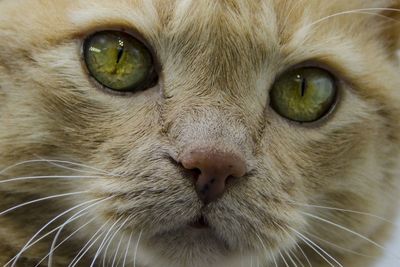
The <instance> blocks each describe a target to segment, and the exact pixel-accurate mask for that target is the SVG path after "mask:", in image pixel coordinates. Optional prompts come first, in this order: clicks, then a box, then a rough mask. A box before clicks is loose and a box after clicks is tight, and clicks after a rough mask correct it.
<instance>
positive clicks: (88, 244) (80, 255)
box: [68, 219, 111, 267]
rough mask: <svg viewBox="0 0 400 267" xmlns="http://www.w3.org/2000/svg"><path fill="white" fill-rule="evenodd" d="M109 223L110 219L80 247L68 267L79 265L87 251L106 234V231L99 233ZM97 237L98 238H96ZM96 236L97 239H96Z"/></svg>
mask: <svg viewBox="0 0 400 267" xmlns="http://www.w3.org/2000/svg"><path fill="white" fill-rule="evenodd" d="M110 221H111V219H108V220H107V221H106V222H105V223H104V224H103V225H102V226H100V228H99V229H98V230H97V231H96V232H95V233H94V234H93V235H92V237H91V238H90V239H89V240H88V241H87V242H86V244H85V245H84V246H83V247H82V249H81V250H79V252H78V253H77V254H76V256H75V257H74V258H73V259H72V261H71V262H70V264H69V265H68V267H74V266H75V265H76V264H78V263H79V261H80V260H81V259H82V258H83V257H84V256H85V254H86V253H87V252H88V251H89V249H90V248H91V247H92V246H93V245H94V244H96V242H97V240H98V239H99V238H100V237H101V236H102V235H103V234H105V233H106V231H103V232H102V233H100V232H101V231H102V230H103V228H104V227H106V226H107V224H108V223H109V222H110ZM97 235H98V236H97ZM96 236H97V237H96Z"/></svg>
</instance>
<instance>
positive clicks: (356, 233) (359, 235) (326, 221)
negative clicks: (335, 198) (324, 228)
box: [301, 212, 400, 259]
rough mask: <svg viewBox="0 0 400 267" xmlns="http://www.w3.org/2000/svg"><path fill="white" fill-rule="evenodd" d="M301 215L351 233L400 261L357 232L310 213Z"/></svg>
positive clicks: (382, 247)
mask: <svg viewBox="0 0 400 267" xmlns="http://www.w3.org/2000/svg"><path fill="white" fill-rule="evenodd" d="M301 213H302V214H304V215H306V216H308V217H311V218H314V219H316V220H319V221H322V222H325V223H327V224H330V225H333V226H335V227H337V228H339V229H342V230H344V231H346V232H348V233H351V234H353V235H355V236H358V237H359V238H361V239H363V240H365V241H367V242H369V243H370V244H373V245H375V246H376V247H378V248H380V249H382V250H383V251H388V252H390V254H392V256H393V257H395V258H397V259H400V258H399V257H398V256H397V255H396V254H395V253H393V252H391V251H389V250H387V249H386V248H385V247H384V246H382V245H380V244H378V243H377V242H375V241H373V240H372V239H370V238H368V237H365V236H363V235H362V234H360V233H358V232H356V231H353V230H350V229H348V228H346V227H344V226H342V225H340V224H337V223H334V222H331V221H329V220H326V219H324V218H321V217H318V216H316V215H313V214H310V213H307V212H301Z"/></svg>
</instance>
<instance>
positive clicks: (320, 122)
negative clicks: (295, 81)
mask: <svg viewBox="0 0 400 267" xmlns="http://www.w3.org/2000/svg"><path fill="white" fill-rule="evenodd" d="M302 68H316V69H320V70H323V71H325V72H327V73H329V74H330V75H331V77H332V78H333V83H334V86H335V89H336V90H335V96H334V100H333V102H332V105H331V106H330V108H329V110H328V111H327V112H326V113H325V114H324V115H323V116H322V117H321V118H319V119H317V120H315V121H310V122H300V121H295V120H292V119H289V118H287V117H285V116H283V115H281V114H279V113H278V112H277V111H276V110H275V109H274V108H273V107H272V102H271V92H272V89H273V87H274V85H275V83H276V82H277V81H278V80H279V79H280V78H281V77H282V76H284V75H285V74H286V73H288V72H291V71H295V70H297V69H302ZM340 77H341V75H340V72H338V71H336V70H335V69H334V68H332V67H330V66H329V64H326V63H324V62H321V61H319V60H306V61H302V62H301V63H297V64H293V65H292V66H290V67H288V68H284V69H283V70H281V71H279V72H278V74H277V75H275V79H274V80H273V82H272V84H271V86H270V89H269V92H268V108H269V109H270V110H272V111H273V113H275V114H276V116H278V117H279V118H280V119H283V120H284V121H286V122H288V123H289V124H291V125H296V126H300V127H302V128H310V129H311V128H319V127H322V126H324V125H326V124H327V123H328V122H329V121H331V120H332V119H333V117H334V115H335V114H336V112H337V111H338V109H339V108H340V104H341V103H342V98H343V95H344V90H343V88H344V84H345V83H346V81H345V80H343V79H341V78H340Z"/></svg>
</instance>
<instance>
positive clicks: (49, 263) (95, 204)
mask: <svg viewBox="0 0 400 267" xmlns="http://www.w3.org/2000/svg"><path fill="white" fill-rule="evenodd" d="M110 198H111V197H109V198H104V199H97V200H98V201H96V202H95V203H93V204H91V205H89V206H87V207H85V208H84V209H82V210H80V211H79V212H78V214H79V213H81V212H83V211H86V210H88V209H90V208H92V207H94V206H97V205H99V204H100V203H103V202H104V201H106V200H108V199H110ZM76 215H77V214H75V215H74V216H76ZM74 216H72V217H71V218H70V219H68V220H67V221H66V222H65V223H64V224H63V225H61V228H60V229H59V230H58V232H57V234H56V235H55V237H54V239H53V242H52V244H51V248H50V256H49V261H48V266H49V267H50V266H51V263H52V255H53V254H52V251H54V246H55V245H56V243H57V239H58V237H59V235H60V234H61V231H62V230H63V229H64V227H65V226H66V225H67V224H69V223H70V220H71V219H72V220H73V219H74V218H73V217H74ZM95 218H96V217H95Z"/></svg>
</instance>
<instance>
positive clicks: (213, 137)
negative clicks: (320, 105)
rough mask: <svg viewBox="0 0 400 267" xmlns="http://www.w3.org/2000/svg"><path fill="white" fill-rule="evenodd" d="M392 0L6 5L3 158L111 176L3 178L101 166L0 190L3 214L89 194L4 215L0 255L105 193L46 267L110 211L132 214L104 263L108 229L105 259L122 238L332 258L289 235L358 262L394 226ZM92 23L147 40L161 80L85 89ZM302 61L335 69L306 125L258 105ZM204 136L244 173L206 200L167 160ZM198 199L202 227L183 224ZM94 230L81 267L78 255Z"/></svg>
mask: <svg viewBox="0 0 400 267" xmlns="http://www.w3.org/2000/svg"><path fill="white" fill-rule="evenodd" d="M399 6H400V3H399V1H390V0H351V1H349V0H332V1H325V0H248V1H247V0H246V1H243V0H218V1H217V0H176V1H173V0H142V1H140V0H112V1H111V0H93V1H88V0H29V1H24V0H0V168H1V169H4V168H8V167H10V166H13V165H14V164H17V163H20V162H24V161H29V160H40V159H48V160H64V161H65V160H67V161H72V162H76V163H80V164H84V165H88V166H91V167H93V168H97V169H101V170H104V171H105V172H107V174H105V172H102V171H98V170H94V169H90V168H89V169H88V168H84V167H82V166H78V165H71V164H66V163H54V162H53V163H51V162H46V161H42V162H39V161H36V162H31V163H23V164H20V165H17V166H14V167H12V168H9V169H7V170H6V171H3V172H0V178H1V179H2V180H6V179H11V178H16V177H26V176H68V175H74V176H87V175H96V176H98V178H86V179H85V178H83V177H82V178H80V179H79V178H78V179H61V178H60V179H36V180H34V179H31V180H20V181H14V182H7V183H2V184H0V194H1V196H0V197H1V201H0V207H1V210H5V209H7V208H9V207H12V206H14V205H18V204H21V203H23V202H26V201H29V200H33V199H38V198H41V197H46V196H51V195H57V194H63V193H69V192H78V191H87V192H86V193H82V194H79V195H75V196H69V197H60V198H57V199H52V200H47V201H42V202H38V203H36V204H33V205H28V206H26V207H22V208H20V209H18V210H16V211H14V212H11V213H9V214H7V215H4V216H0V264H5V263H6V262H8V261H9V260H10V259H11V258H12V257H13V256H15V255H16V254H17V253H18V252H19V251H20V249H21V248H22V247H23V246H24V244H25V243H26V242H27V241H28V240H29V239H30V238H31V237H32V236H33V235H34V234H35V232H36V231H38V230H39V229H40V228H41V227H42V226H43V225H44V224H45V223H46V222H48V221H50V220H51V219H52V218H54V217H55V216H57V215H58V214H60V213H61V212H63V211H65V210H68V209H70V208H72V207H73V206H75V205H78V204H80V203H83V202H85V201H90V200H94V199H104V198H106V197H109V196H113V198H110V199H107V200H104V201H103V202H101V204H98V205H96V206H93V207H92V208H90V209H88V214H86V215H85V216H83V217H82V218H81V219H79V220H76V221H75V222H74V223H71V224H69V225H67V226H66V227H65V229H64V230H63V231H62V233H61V236H60V238H59V242H61V241H62V240H63V239H64V238H65V237H67V236H68V234H70V233H72V232H73V231H74V230H76V229H77V228H78V227H79V226H82V225H83V224H84V223H86V222H89V220H91V219H93V218H95V219H94V221H92V222H91V223H89V224H88V225H87V226H86V227H85V228H83V230H82V231H79V232H78V233H77V234H76V235H74V236H73V237H72V238H71V239H70V241H68V242H66V243H65V244H63V245H62V246H60V248H58V249H57V250H56V252H55V253H54V255H53V266H68V264H69V263H70V262H71V260H72V259H73V258H74V257H75V255H76V254H77V253H78V251H79V250H80V249H81V248H82V247H83V246H84V244H85V243H86V242H87V241H88V240H89V239H90V238H91V237H92V236H93V234H94V233H95V232H96V231H97V230H98V229H99V227H101V226H102V225H103V224H104V223H106V222H108V224H107V225H106V226H105V228H104V229H106V230H107V229H109V227H110V226H111V225H112V224H113V223H114V222H116V221H117V220H118V219H119V218H122V219H120V221H118V222H119V223H121V222H123V221H126V224H125V225H124V227H123V228H122V230H121V231H119V232H118V233H117V234H116V235H115V238H114V240H113V242H111V243H110V247H109V249H108V255H107V256H108V257H107V261H106V263H107V262H108V260H109V259H112V258H113V257H114V255H115V253H116V250H117V247H118V243H119V241H120V240H121V243H120V244H121V249H120V250H119V253H117V256H118V257H121V258H123V257H124V255H125V251H126V249H127V246H128V240H129V238H130V236H131V234H132V239H131V243H130V247H129V248H128V250H127V251H128V253H127V254H126V255H127V259H126V263H127V266H128V265H129V266H132V265H133V262H134V261H135V262H136V266H138V267H165V266H171V267H204V266H209V267H225V266H230V267H239V266H246V267H249V266H251V265H250V264H251V263H252V264H253V266H263V267H275V266H276V265H278V266H279V267H282V266H286V265H285V263H284V262H283V261H282V257H284V258H285V260H286V261H287V264H288V265H290V266H295V265H294V264H293V263H292V262H291V261H290V258H289V256H288V254H286V253H288V251H293V253H294V254H289V255H291V257H292V258H293V260H294V261H295V260H296V259H295V257H294V256H293V255H296V257H297V258H298V259H299V260H300V261H302V262H303V264H304V265H305V266H308V263H307V261H306V259H305V257H304V255H303V254H302V253H301V252H300V250H299V249H298V248H299V247H301V248H302V249H303V250H304V253H305V254H306V255H307V257H308V258H309V260H310V261H311V264H312V266H314V267H326V266H330V265H329V264H328V263H327V262H326V261H325V260H324V259H323V258H322V257H321V256H320V255H318V254H317V253H316V252H315V251H313V250H312V249H311V248H310V247H309V246H307V245H306V244H305V243H304V242H302V241H301V238H299V235H298V234H297V233H296V231H298V232H300V233H302V234H304V235H305V236H307V237H308V238H310V239H312V240H314V242H315V243H317V244H318V245H319V246H321V247H322V248H323V249H324V250H326V252H327V253H329V255H331V256H332V257H333V258H335V259H336V260H337V262H340V263H341V265H343V266H346V267H367V266H370V265H371V264H372V263H373V262H374V261H375V260H376V258H378V257H379V255H380V254H381V253H382V249H381V248H379V247H378V246H377V244H382V245H384V242H385V240H386V238H387V237H388V235H390V232H391V229H392V228H393V225H392V224H390V223H388V222H387V221H385V220H382V219H379V218H378V216H379V217H382V218H386V219H388V220H391V219H392V218H394V216H395V214H396V213H395V210H396V209H397V207H398V204H399V203H398V199H399V184H400V177H399V175H400V173H399V169H400V166H399V162H400V157H399V153H400V88H399V86H400V72H399V71H400V70H399V64H398V60H397V57H396V56H395V55H396V48H397V41H398V39H397V37H398V33H399V32H400V31H398V29H397V26H398V24H396V19H397V13H398V12H395V11H393V12H391V11H390V10H384V8H396V7H399ZM102 29H124V30H127V31H131V32H133V33H136V34H140V35H141V36H142V38H143V39H145V40H146V41H147V42H148V44H149V45H150V46H151V47H152V48H153V50H154V51H155V53H156V55H157V59H158V61H159V62H160V65H161V66H162V75H161V79H160V82H159V84H158V85H157V86H156V87H154V88H152V89H149V90H148V91H145V92H140V93H137V94H134V95H131V96H124V97H121V96H115V95H112V94H108V93H105V92H104V91H101V90H99V89H98V88H97V87H96V85H94V83H93V82H92V81H91V79H89V78H88V75H87V74H86V72H85V70H84V68H83V66H82V58H81V46H82V42H83V40H84V38H85V37H86V36H88V35H89V34H91V33H93V32H95V31H97V30H102ZM304 62H309V64H316V65H318V66H324V67H325V68H328V69H330V70H331V71H332V72H333V73H334V74H335V75H336V76H337V77H338V79H339V80H340V83H339V87H340V92H341V94H340V100H339V104H338V106H337V107H336V109H335V112H334V114H332V115H331V116H329V118H327V119H326V120H323V121H321V122H318V123H315V124H312V125H308V126H307V125H299V124H296V123H292V122H290V121H288V120H286V119H283V118H281V117H280V116H279V115H277V114H276V113H275V112H274V111H273V110H272V109H271V108H270V107H269V104H268V103H269V99H268V98H269V90H270V88H271V86H272V84H273V81H274V79H275V78H276V77H277V75H279V74H280V73H282V72H283V71H284V70H286V69H288V68H290V67H293V66H294V65H296V64H301V63H304ZM198 145H208V146H215V147H218V148H219V149H222V150H233V151H238V152H240V153H242V154H244V155H245V157H246V164H247V166H248V170H249V172H248V174H247V175H246V176H245V177H244V178H241V179H237V180H235V182H234V183H232V184H230V185H229V187H228V190H227V192H226V194H225V195H224V196H223V197H222V198H221V199H219V200H218V201H217V202H214V203H211V204H210V205H209V206H207V207H205V208H203V207H202V203H201V201H200V200H199V199H198V197H197V196H196V193H195V190H194V187H193V184H192V181H191V180H190V179H188V177H185V175H184V174H183V173H182V171H181V169H180V167H179V166H177V165H176V164H174V163H173V160H171V158H175V159H179V157H180V155H181V153H182V152H183V151H184V150H185V149H187V148H188V147H191V146H198ZM65 167H67V168H65ZM72 169H78V170H72ZM82 171H84V172H82ZM85 171H86V172H85ZM113 174H114V175H113ZM92 203H94V202H92ZM304 204H307V205H308V206H307V205H304ZM310 205H317V206H327V207H333V208H336V209H323V208H318V207H314V206H310ZM337 209H346V210H353V211H357V212H358V213H357V212H349V211H347V212H346V211H340V210H337ZM201 210H203V212H204V216H206V217H207V219H208V221H209V222H210V225H211V228H212V231H206V230H204V231H193V230H192V229H190V228H189V227H188V226H187V224H188V223H189V222H191V221H192V220H194V219H195V218H196V217H197V216H198V215H199V213H200V211H201ZM78 211H79V209H77V210H74V212H71V213H69V214H67V215H68V216H67V217H63V218H62V220H59V221H57V222H55V223H54V224H52V227H49V228H46V230H45V231H44V232H42V233H41V234H45V233H46V232H48V231H50V230H51V229H53V228H54V227H56V226H57V225H60V223H62V222H65V221H66V220H67V219H68V218H69V217H71V216H72V215H73V214H74V213H76V212H78ZM305 213H308V214H313V215H315V216H318V217H321V218H323V219H325V220H329V221H331V222H333V223H336V224H338V225H340V226H339V227H338V226H333V225H332V224H330V223H327V222H326V221H321V220H318V219H316V218H313V217H310V216H307V215H305ZM366 213H368V214H370V215H366ZM371 214H372V215H371ZM126 218H129V220H127V219H126ZM118 225H119V224H117V227H118ZM117 227H115V228H114V229H111V230H110V233H111V234H112V233H114V232H115V229H116V228H117ZM345 228H346V229H349V230H348V231H346V230H344V229H345ZM350 231H353V232H352V233H351V232H350ZM355 233H356V234H355ZM39 236H40V235H39ZM361 236H362V237H361ZM53 237H54V235H51V236H49V238H48V239H44V240H43V241H42V242H38V243H37V244H35V245H34V246H32V247H31V248H30V249H29V250H27V251H26V252H25V253H23V254H22V255H21V258H20V260H19V261H18V262H17V264H16V266H35V264H36V263H37V262H38V259H41V258H42V257H44V256H45V255H46V254H47V253H48V252H49V249H50V246H51V242H52V240H53V239H52V238H53ZM102 237H104V236H102ZM139 237H140V242H139V244H138V245H137V241H138V240H139ZM316 237H317V238H316ZM318 238H320V239H318ZM101 240H102V238H100V239H99V240H98V242H97V243H95V244H94V245H93V247H92V249H91V250H90V251H89V252H88V253H87V254H86V255H85V257H83V258H82V260H81V261H80V265H78V266H86V267H87V266H90V263H91V262H92V259H93V257H94V256H95V254H96V251H97V249H98V247H99V245H100V243H101ZM322 240H325V241H322ZM372 242H376V243H377V244H374V243H372ZM297 246H299V247H297ZM136 248H137V251H136ZM104 251H105V249H104V250H103V251H102V252H101V254H100V255H99V260H98V261H97V262H98V263H99V265H98V266H101V265H100V263H101V262H102V259H103V258H102V256H103V255H104ZM135 255H136V257H135ZM281 255H282V257H281ZM324 256H325V257H326V258H328V259H329V257H328V256H326V255H324ZM274 260H275V261H276V262H274ZM329 260H330V261H331V262H333V261H332V259H329ZM128 263H129V264H128ZM257 264H258V265H257ZM297 264H298V265H299V263H297ZM332 264H333V266H339V265H338V264H336V263H332ZM46 265H47V260H46V261H44V263H43V266H46ZM120 265H121V266H122V261H121V262H120ZM399 265H400V262H399ZM10 266H11V265H10ZM107 266H111V264H109V265H107Z"/></svg>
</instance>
